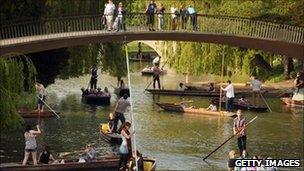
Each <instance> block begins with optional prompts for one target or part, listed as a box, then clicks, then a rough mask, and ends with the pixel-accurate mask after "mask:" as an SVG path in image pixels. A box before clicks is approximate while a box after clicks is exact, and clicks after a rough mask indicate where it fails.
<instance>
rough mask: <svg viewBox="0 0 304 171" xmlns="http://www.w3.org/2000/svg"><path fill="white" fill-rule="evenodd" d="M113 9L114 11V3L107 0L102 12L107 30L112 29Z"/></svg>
mask: <svg viewBox="0 0 304 171" xmlns="http://www.w3.org/2000/svg"><path fill="white" fill-rule="evenodd" d="M114 11H115V5H114V4H113V1H112V0H109V2H108V3H107V4H106V5H105V9H104V13H103V14H104V15H105V16H106V20H107V28H108V31H111V30H112V26H113V18H114Z"/></svg>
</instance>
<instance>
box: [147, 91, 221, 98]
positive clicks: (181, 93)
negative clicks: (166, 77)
mask: <svg viewBox="0 0 304 171" xmlns="http://www.w3.org/2000/svg"><path fill="white" fill-rule="evenodd" d="M146 90H147V91H148V92H150V93H152V94H161V95H177V96H205V97H219V96H220V92H209V91H203V90H184V91H181V90H159V89H146Z"/></svg>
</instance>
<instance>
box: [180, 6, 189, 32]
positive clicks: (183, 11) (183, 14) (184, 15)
mask: <svg viewBox="0 0 304 171" xmlns="http://www.w3.org/2000/svg"><path fill="white" fill-rule="evenodd" d="M179 14H180V17H181V22H182V30H186V29H187V27H186V25H187V20H188V15H189V13H188V10H187V8H186V6H185V5H182V6H181V8H180V10H179Z"/></svg>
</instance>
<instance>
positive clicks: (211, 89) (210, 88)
mask: <svg viewBox="0 0 304 171" xmlns="http://www.w3.org/2000/svg"><path fill="white" fill-rule="evenodd" d="M208 90H209V91H210V92H215V87H214V83H210V84H209V88H208Z"/></svg>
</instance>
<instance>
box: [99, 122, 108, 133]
mask: <svg viewBox="0 0 304 171" xmlns="http://www.w3.org/2000/svg"><path fill="white" fill-rule="evenodd" d="M100 130H101V131H102V132H104V133H108V132H110V126H109V124H108V123H107V124H100Z"/></svg>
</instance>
